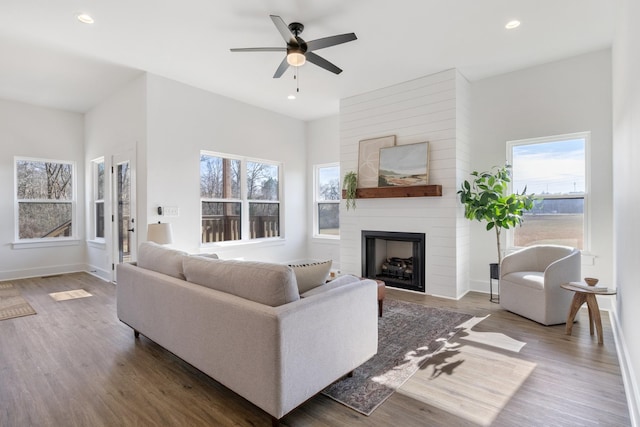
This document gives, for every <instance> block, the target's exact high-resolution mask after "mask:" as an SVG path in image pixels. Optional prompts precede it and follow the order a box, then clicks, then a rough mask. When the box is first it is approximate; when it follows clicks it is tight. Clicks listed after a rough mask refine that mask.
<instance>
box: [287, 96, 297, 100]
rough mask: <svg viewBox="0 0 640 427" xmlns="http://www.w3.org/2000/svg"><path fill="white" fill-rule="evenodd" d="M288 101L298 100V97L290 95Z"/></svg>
mask: <svg viewBox="0 0 640 427" xmlns="http://www.w3.org/2000/svg"><path fill="white" fill-rule="evenodd" d="M287 99H289V100H293V99H296V96H295V95H289V96H287Z"/></svg>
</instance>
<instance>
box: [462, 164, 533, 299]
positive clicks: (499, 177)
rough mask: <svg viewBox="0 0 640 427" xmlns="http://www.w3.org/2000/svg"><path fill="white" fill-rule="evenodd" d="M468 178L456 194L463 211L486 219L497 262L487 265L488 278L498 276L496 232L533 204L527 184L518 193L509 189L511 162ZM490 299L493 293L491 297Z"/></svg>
mask: <svg viewBox="0 0 640 427" xmlns="http://www.w3.org/2000/svg"><path fill="white" fill-rule="evenodd" d="M471 176H473V177H474V178H473V179H472V180H471V181H467V180H465V181H464V182H463V183H462V186H461V188H460V190H459V191H458V194H459V195H460V201H461V202H462V204H463V205H464V215H465V217H466V218H468V219H469V220H472V221H473V220H476V221H480V222H483V221H484V222H486V223H487V225H486V229H487V231H490V230H491V229H494V230H495V232H496V245H497V249H498V263H497V264H491V265H490V269H491V270H490V278H491V279H499V277H500V273H499V271H500V270H499V269H500V264H501V263H502V248H501V240H500V234H501V232H502V229H509V228H513V227H515V226H517V225H521V224H522V220H523V218H522V216H523V214H524V212H525V211H527V210H530V209H531V208H533V203H534V200H535V195H534V194H526V193H527V187H525V188H524V189H523V190H522V192H521V193H517V192H516V193H509V192H508V191H507V190H508V185H509V182H511V165H509V164H505V165H504V166H501V167H498V166H494V167H493V168H491V170H489V171H486V172H477V171H473V172H472V173H471ZM491 299H492V300H493V295H492V298H491Z"/></svg>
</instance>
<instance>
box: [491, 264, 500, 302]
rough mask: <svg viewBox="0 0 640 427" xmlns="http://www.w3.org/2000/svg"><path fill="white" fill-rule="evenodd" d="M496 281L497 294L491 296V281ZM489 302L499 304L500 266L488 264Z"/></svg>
mask: <svg viewBox="0 0 640 427" xmlns="http://www.w3.org/2000/svg"><path fill="white" fill-rule="evenodd" d="M494 280H497V281H498V286H497V292H496V294H495V295H493V281H494ZM489 301H491V302H495V303H498V302H500V264H498V263H497V262H496V263H491V264H489Z"/></svg>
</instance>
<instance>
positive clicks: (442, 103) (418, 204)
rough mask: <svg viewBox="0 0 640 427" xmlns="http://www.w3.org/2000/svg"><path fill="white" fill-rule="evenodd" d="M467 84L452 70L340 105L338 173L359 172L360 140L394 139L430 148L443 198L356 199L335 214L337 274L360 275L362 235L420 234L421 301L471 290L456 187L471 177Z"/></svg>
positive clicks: (466, 242) (466, 234)
mask: <svg viewBox="0 0 640 427" xmlns="http://www.w3.org/2000/svg"><path fill="white" fill-rule="evenodd" d="M469 98H470V94H469V83H468V82H467V80H466V79H465V78H464V76H462V75H461V74H460V73H459V72H458V71H457V70H455V69H452V70H447V71H443V72H441V73H437V74H432V75H429V76H426V77H422V78H419V79H416V80H411V81H409V82H405V83H401V84H397V85H394V86H390V87H387V88H383V89H379V90H376V91H373V92H368V93H365V94H362V95H358V96H354V97H351V98H346V99H343V100H341V102H340V168H341V171H342V174H343V175H344V173H346V172H348V171H357V170H358V145H359V141H361V140H364V139H370V138H376V137H381V136H386V135H396V145H403V144H412V143H416V142H424V141H428V142H429V151H430V162H429V175H430V176H429V184H440V185H442V197H406V198H389V199H384V198H379V199H358V200H357V207H356V209H355V210H349V211H347V210H346V208H345V206H344V202H343V204H342V206H341V209H340V266H341V269H342V271H343V272H345V273H352V274H358V275H360V274H362V271H361V269H362V260H361V254H362V250H361V232H362V230H377V231H390V232H407V233H425V235H426V263H425V273H424V274H425V284H426V293H427V294H430V295H437V296H442V297H448V298H459V297H461V296H462V295H464V294H465V293H466V292H467V291H468V290H469V262H468V259H469V221H468V220H466V219H465V218H464V211H463V209H462V206H461V205H460V203H459V202H458V199H457V195H456V191H457V186H458V185H459V183H460V182H462V180H464V179H465V178H466V177H467V176H468V173H469V151H470V150H469V135H468V130H469V126H470V123H469V110H470V105H469Z"/></svg>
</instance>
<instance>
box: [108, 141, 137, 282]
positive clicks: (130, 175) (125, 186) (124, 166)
mask: <svg viewBox="0 0 640 427" xmlns="http://www.w3.org/2000/svg"><path fill="white" fill-rule="evenodd" d="M111 164H112V168H111V172H112V179H113V181H112V188H113V189H114V192H113V206H114V212H113V218H112V219H113V221H112V224H113V234H112V236H113V240H114V242H113V249H114V250H113V254H112V256H113V258H112V259H113V260H114V263H113V280H114V281H116V268H115V266H116V265H117V264H121V263H123V262H133V261H136V248H137V239H136V229H137V228H138V224H137V223H136V218H135V214H136V193H135V188H136V186H135V168H134V165H135V158H134V154H133V152H128V153H125V154H120V155H115V156H113V161H112V163H111Z"/></svg>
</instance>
